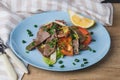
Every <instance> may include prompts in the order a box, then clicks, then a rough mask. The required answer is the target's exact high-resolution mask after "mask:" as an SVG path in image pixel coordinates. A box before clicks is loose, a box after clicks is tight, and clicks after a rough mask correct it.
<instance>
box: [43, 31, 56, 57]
mask: <svg viewBox="0 0 120 80" xmlns="http://www.w3.org/2000/svg"><path fill="white" fill-rule="evenodd" d="M56 43H57V38H56V33H55V34H53V35H51V37H49V38H48V39H47V40H46V43H45V48H44V51H43V53H42V54H43V56H45V57H49V56H50V55H51V54H52V53H54V52H55V49H56Z"/></svg>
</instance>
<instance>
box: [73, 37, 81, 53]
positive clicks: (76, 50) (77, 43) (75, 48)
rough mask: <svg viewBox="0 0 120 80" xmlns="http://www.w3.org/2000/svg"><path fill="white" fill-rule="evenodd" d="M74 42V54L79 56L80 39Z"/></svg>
mask: <svg viewBox="0 0 120 80" xmlns="http://www.w3.org/2000/svg"><path fill="white" fill-rule="evenodd" d="M72 42H73V44H72V45H73V51H74V54H79V39H74V40H73V41H72Z"/></svg>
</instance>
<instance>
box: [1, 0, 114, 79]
mask: <svg viewBox="0 0 120 80" xmlns="http://www.w3.org/2000/svg"><path fill="white" fill-rule="evenodd" d="M100 1H102V0H0V37H1V38H2V39H3V40H4V42H5V43H6V42H7V41H8V37H9V33H10V32H11V30H12V29H13V28H15V27H16V25H17V24H18V23H19V22H20V21H21V20H22V19H24V18H26V17H28V16H31V15H33V14H37V13H41V12H44V11H54V10H64V11H67V10H68V9H71V10H73V11H75V12H78V13H80V14H84V15H86V16H91V18H93V19H95V20H96V21H99V22H100V23H102V24H103V25H105V26H106V25H107V26H111V25H112V20H113V19H112V18H113V7H112V5H111V4H110V3H107V4H101V3H100ZM12 64H13V65H14V68H15V70H16V72H17V73H18V77H19V80H21V78H22V76H23V74H24V73H23V72H21V70H19V68H18V67H17V66H16V65H15V64H14V62H12ZM4 70H5V69H4V65H3V63H2V61H0V80H9V78H8V77H7V74H6V73H5V72H4Z"/></svg>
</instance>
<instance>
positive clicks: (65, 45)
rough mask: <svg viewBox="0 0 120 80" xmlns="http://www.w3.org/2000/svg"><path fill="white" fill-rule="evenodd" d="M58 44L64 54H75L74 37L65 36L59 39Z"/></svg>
mask: <svg viewBox="0 0 120 80" xmlns="http://www.w3.org/2000/svg"><path fill="white" fill-rule="evenodd" d="M58 46H59V48H60V51H61V53H62V54H63V55H67V56H73V47H72V38H71V36H69V37H63V38H60V39H59V40H58Z"/></svg>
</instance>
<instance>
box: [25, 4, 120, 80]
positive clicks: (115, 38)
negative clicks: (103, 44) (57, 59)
mask: <svg viewBox="0 0 120 80" xmlns="http://www.w3.org/2000/svg"><path fill="white" fill-rule="evenodd" d="M113 6H114V19H113V20H114V23H113V26H112V27H106V28H107V30H108V31H109V33H110V36H111V48H110V51H109V52H108V54H107V55H106V56H105V57H104V58H103V59H102V60H101V61H100V62H99V63H97V64H95V65H93V66H91V67H89V68H86V69H84V70H78V71H73V72H52V71H46V70H42V69H38V68H35V67H32V66H29V67H28V68H29V71H30V74H25V75H24V77H23V80H120V60H119V59H120V9H119V8H120V4H119V3H118V4H116V3H115V4H113Z"/></svg>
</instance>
